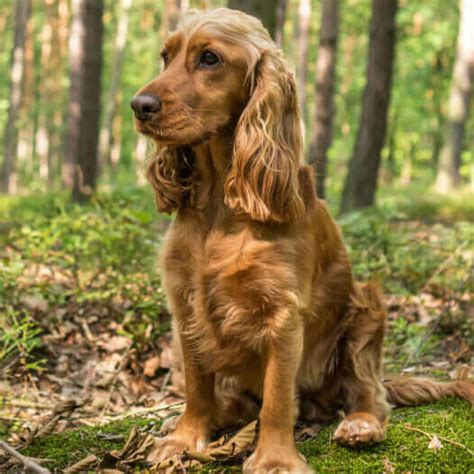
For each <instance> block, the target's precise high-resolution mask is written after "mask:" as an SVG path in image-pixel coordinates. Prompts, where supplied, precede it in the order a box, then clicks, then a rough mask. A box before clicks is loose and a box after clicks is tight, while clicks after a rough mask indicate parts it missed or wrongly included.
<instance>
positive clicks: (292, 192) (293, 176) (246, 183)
mask: <svg viewBox="0 0 474 474" xmlns="http://www.w3.org/2000/svg"><path fill="white" fill-rule="evenodd" d="M252 79H253V80H252V81H251V86H250V89H251V90H250V99H249V102H248V104H247V106H246V108H245V109H244V111H243V112H242V115H241V117H240V119H239V122H238V124H237V129H236V133H235V144H234V156H233V159H232V165H231V168H230V171H229V174H228V176H227V180H226V187H225V201H226V204H227V205H228V206H229V207H231V208H232V209H236V210H238V211H241V212H244V213H247V214H249V215H250V216H251V217H252V219H255V220H257V221H262V222H271V221H274V222H287V221H294V220H298V219H299V218H300V217H301V216H302V214H303V212H304V204H303V201H302V199H301V196H300V193H299V189H298V188H299V186H298V166H299V160H300V156H301V153H302V135H301V124H300V115H299V111H298V102H297V97H296V86H295V81H294V78H293V75H292V74H291V73H290V72H289V71H288V70H287V68H286V65H285V63H284V61H283V59H282V57H281V56H280V53H279V52H278V53H277V52H264V53H263V55H262V57H261V59H260V61H259V62H258V63H257V65H256V70H255V72H254V75H253V78H252Z"/></svg>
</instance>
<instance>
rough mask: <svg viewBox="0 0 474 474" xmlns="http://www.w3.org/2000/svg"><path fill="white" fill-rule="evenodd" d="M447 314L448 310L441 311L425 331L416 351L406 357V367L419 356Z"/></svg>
mask: <svg viewBox="0 0 474 474" xmlns="http://www.w3.org/2000/svg"><path fill="white" fill-rule="evenodd" d="M445 314H446V311H441V312H440V313H439V314H438V316H436V319H435V320H434V323H432V324H431V327H430V329H429V330H428V331H427V332H426V333H425V335H424V336H423V338H422V339H421V341H420V342H419V344H418V346H417V347H416V348H415V350H414V351H412V353H411V354H408V357H407V358H406V359H405V363H404V367H405V368H406V367H407V366H408V365H409V364H411V362H412V361H413V360H414V359H415V358H416V357H417V356H418V354H419V353H420V352H421V349H422V348H423V346H424V345H425V344H426V341H428V339H429V338H430V337H431V336H432V335H433V333H434V332H435V331H436V329H437V327H438V326H439V323H440V322H441V320H442V319H443V316H444V315H445Z"/></svg>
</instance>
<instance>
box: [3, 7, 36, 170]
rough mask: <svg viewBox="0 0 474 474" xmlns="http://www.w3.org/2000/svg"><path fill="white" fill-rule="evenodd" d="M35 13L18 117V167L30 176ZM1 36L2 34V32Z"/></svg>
mask: <svg viewBox="0 0 474 474" xmlns="http://www.w3.org/2000/svg"><path fill="white" fill-rule="evenodd" d="M34 16H35V15H34V11H33V6H32V11H31V12H30V16H29V18H28V22H27V26H26V37H25V56H24V73H23V74H24V76H23V87H22V93H21V94H22V99H21V102H22V103H21V108H20V111H19V117H18V123H19V127H18V129H19V130H18V146H17V167H18V169H21V170H23V171H24V172H26V174H28V175H29V176H32V174H33V168H34V166H33V163H34V159H33V142H34V133H35V121H34V120H31V117H32V114H31V112H32V111H33V110H34V108H35V106H36V104H35V93H36V90H35V89H36V87H35V86H36V84H35V51H34V36H35V31H34V21H33V20H34ZM0 34H1V32H0Z"/></svg>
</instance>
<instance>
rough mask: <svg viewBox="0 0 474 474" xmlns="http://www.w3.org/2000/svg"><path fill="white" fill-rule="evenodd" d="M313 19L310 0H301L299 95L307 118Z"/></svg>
mask: <svg viewBox="0 0 474 474" xmlns="http://www.w3.org/2000/svg"><path fill="white" fill-rule="evenodd" d="M310 20H311V2H310V0H300V5H299V9H298V32H299V35H298V36H299V37H298V95H299V105H300V110H301V115H302V117H303V120H305V118H306V78H307V76H308V33H309V23H310Z"/></svg>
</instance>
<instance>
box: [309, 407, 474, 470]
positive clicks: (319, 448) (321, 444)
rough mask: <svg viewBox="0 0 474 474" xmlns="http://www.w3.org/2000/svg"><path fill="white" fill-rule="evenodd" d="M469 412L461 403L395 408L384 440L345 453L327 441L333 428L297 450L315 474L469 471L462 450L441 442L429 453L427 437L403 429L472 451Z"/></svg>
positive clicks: (472, 462) (470, 463) (473, 464)
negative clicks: (414, 428) (393, 470)
mask: <svg viewBox="0 0 474 474" xmlns="http://www.w3.org/2000/svg"><path fill="white" fill-rule="evenodd" d="M473 421H474V420H473V416H472V411H471V408H470V407H469V405H468V403H466V402H464V401H460V400H446V401H443V402H439V403H436V404H433V405H426V406H423V407H416V408H404V409H397V410H394V411H393V413H392V417H391V420H390V424H389V428H388V431H387V438H386V440H385V441H384V442H383V443H381V444H379V445H376V446H371V447H366V448H361V449H348V448H344V447H341V446H338V445H337V444H335V443H333V442H331V441H330V436H331V433H332V432H333V431H334V429H335V427H336V425H331V426H329V427H326V428H324V429H323V430H322V431H321V432H320V433H319V435H318V437H317V438H316V439H315V440H313V441H310V442H307V443H305V444H304V445H303V446H302V452H303V454H304V455H305V456H306V458H307V459H308V461H309V462H310V465H311V467H312V468H313V469H315V470H316V471H317V472H328V473H329V472H337V473H341V472H355V473H357V472H361V473H362V472H363V473H367V472H380V473H381V472H387V468H386V467H385V465H384V460H385V462H389V463H390V464H391V465H392V466H393V468H394V469H395V472H412V473H417V472H423V473H427V472H443V473H448V472H453V473H468V472H474V458H473V456H472V455H471V454H469V452H468V451H467V450H466V449H463V448H462V447H458V446H453V445H451V444H449V443H446V442H444V441H442V440H441V443H442V444H443V447H442V448H441V449H440V450H439V451H437V452H435V451H434V450H432V449H428V444H429V441H430V440H429V438H428V437H426V436H424V435H422V434H420V433H415V432H413V431H409V430H407V429H406V428H404V425H405V424H411V425H412V426H413V427H416V428H419V429H421V430H423V431H425V432H427V433H430V434H436V435H438V436H444V437H446V438H449V439H450V440H452V441H456V442H458V443H461V444H464V445H465V446H466V447H467V448H468V449H470V450H471V452H472V451H473V450H474V424H473Z"/></svg>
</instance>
